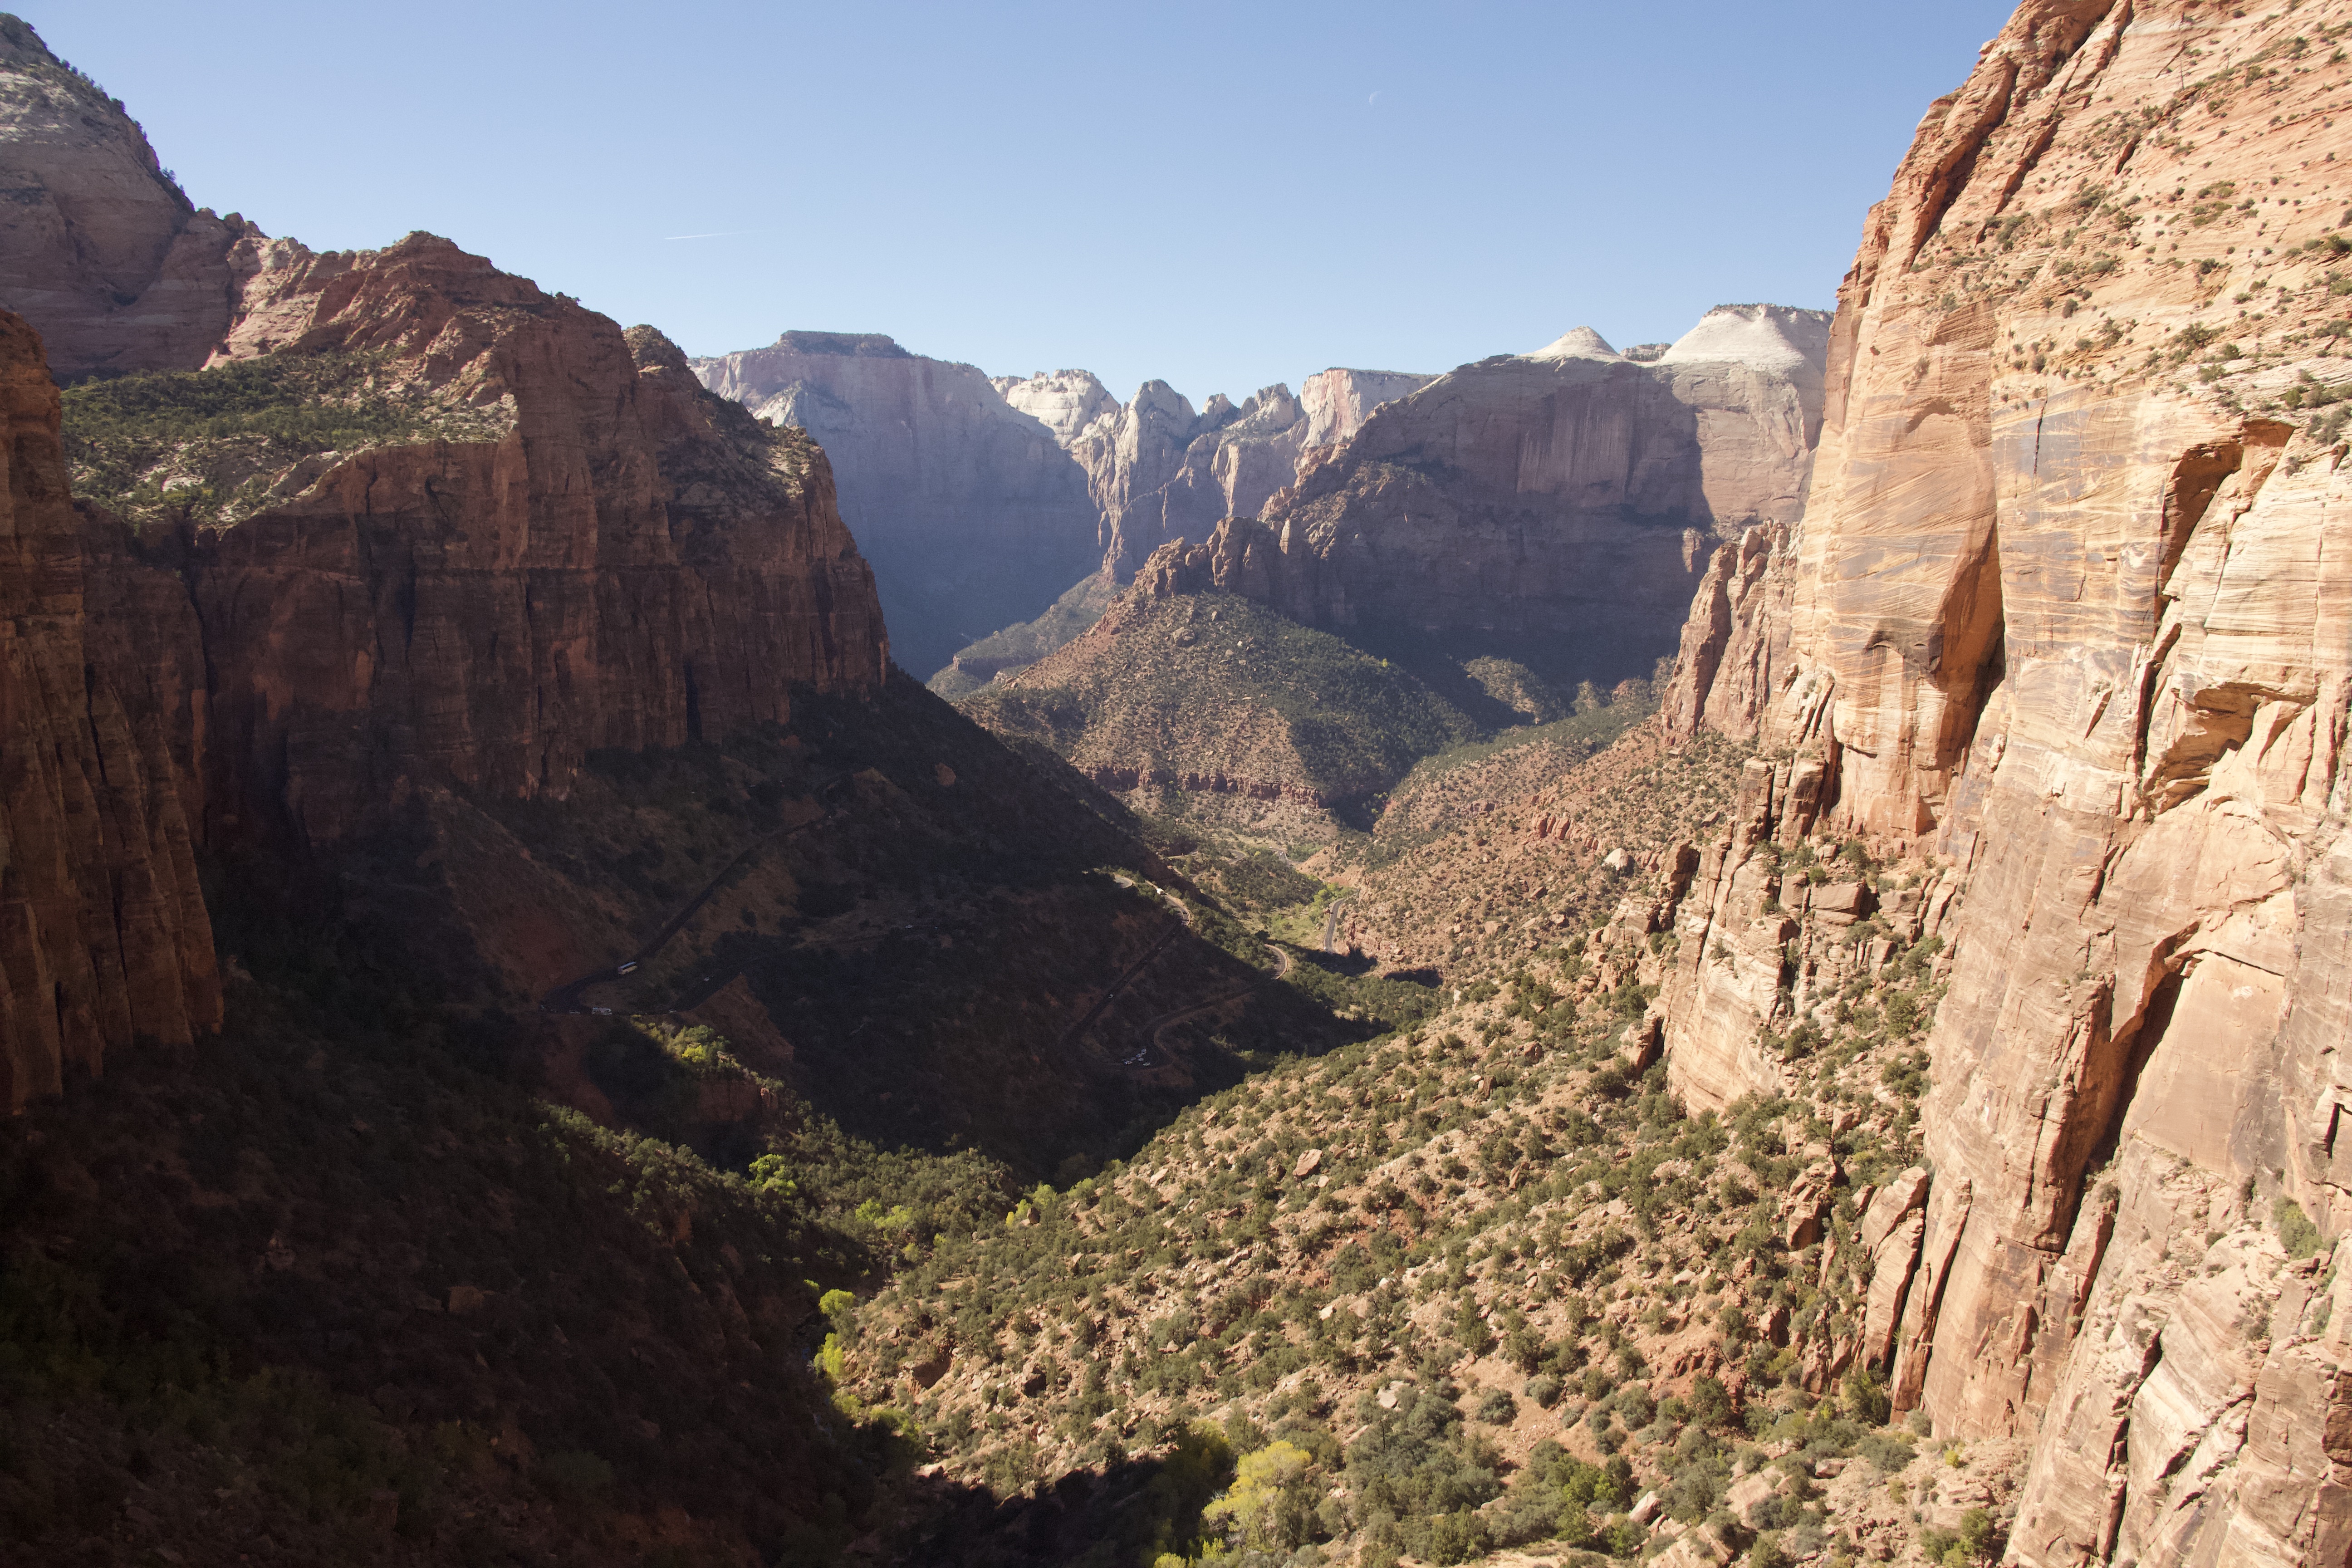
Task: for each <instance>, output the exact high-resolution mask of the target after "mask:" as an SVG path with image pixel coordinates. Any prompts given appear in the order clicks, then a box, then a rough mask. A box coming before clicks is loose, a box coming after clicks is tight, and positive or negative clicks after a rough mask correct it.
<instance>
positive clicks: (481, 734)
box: [191, 235, 887, 839]
mask: <svg viewBox="0 0 2352 1568" xmlns="http://www.w3.org/2000/svg"><path fill="white" fill-rule="evenodd" d="M235 260H236V263H237V266H238V269H239V275H240V282H241V294H240V308H239V320H238V321H237V323H236V326H235V327H234V328H233V330H232V331H230V333H229V335H228V339H227V342H226V346H225V348H224V349H223V351H222V353H221V356H220V357H221V358H224V359H235V358H241V357H246V356H249V355H252V354H257V353H271V352H276V353H312V352H319V351H327V350H366V351H377V352H381V353H386V354H389V355H390V356H391V359H392V362H393V363H394V366H396V367H397V368H398V369H399V370H400V371H401V372H403V373H404V374H407V375H408V376H410V377H412V378H413V379H414V381H415V383H417V384H420V385H422V386H423V387H425V388H426V389H427V390H429V391H430V392H431V393H432V394H433V395H436V397H439V398H441V399H444V400H446V401H447V402H450V403H453V404H459V405H466V406H468V407H471V408H474V409H478V410H492V411H496V412H497V413H498V414H499V416H502V417H503V418H504V419H505V420H506V421H509V428H508V430H507V432H506V434H505V435H504V436H503V437H500V438H499V439H495V440H470V441H436V442H431V443H426V444H423V445H412V446H400V447H383V448H378V449H375V450H372V451H365V452H361V453H357V454H355V455H352V456H351V457H349V458H344V459H342V460H341V461H339V462H336V463H334V464H333V465H332V466H331V467H329V468H326V469H325V470H324V471H322V472H320V473H319V474H318V475H317V476H316V478H315V479H312V480H311V482H310V484H309V485H308V486H307V488H304V489H301V490H300V492H299V494H297V495H295V496H294V497H293V499H291V500H289V501H288V502H286V503H285V504H283V505H281V506H278V507H276V508H274V509H271V510H265V511H263V512H261V513H260V514H258V515H257V516H254V517H250V518H247V519H246V520H244V521H239V522H237V523H236V524H235V525H234V526H231V527H228V528H225V529H220V530H216V531H205V533H204V534H203V535H202V536H201V537H200V539H199V541H198V542H197V546H196V550H195V552H194V561H193V563H192V568H191V576H192V578H193V581H194V593H195V599H196V603H197V605H198V608H199V610H200V612H201V614H202V616H203V619H204V624H205V641H206V649H207V654H208V657H209V658H210V661H211V664H212V668H213V671H214V684H215V691H214V699H213V705H214V707H213V710H214V739H213V742H212V746H211V751H212V754H213V758H214V765H215V769H216V771H217V773H218V776H219V779H220V783H219V785H218V787H217V788H216V791H215V813H216V814H220V815H222V816H237V815H239V814H241V813H242V812H244V811H245V810H247V809H249V808H257V809H259V810H261V811H263V812H264V813H272V812H277V811H280V810H282V811H283V812H284V813H285V814H286V816H288V817H289V819H290V821H291V822H292V823H293V824H294V825H296V826H299V829H300V831H301V832H302V833H303V834H305V835H306V836H308V837H310V838H312V839H319V838H332V837H337V836H339V835H341V834H342V833H344V832H346V831H348V830H349V829H350V828H351V827H352V826H354V825H355V824H356V823H357V821H358V820H359V819H360V817H361V816H362V814H363V813H364V811H365V810H366V808H367V806H368V805H369V804H370V803H371V802H372V801H375V800H378V799H381V798H382V797H383V795H384V794H385V793H386V792H387V791H388V790H389V789H390V788H391V787H392V785H393V781H394V779H395V778H397V777H398V776H400V775H401V774H403V773H409V772H415V773H420V774H422V775H425V776H433V777H439V778H445V779H446V780H447V781H449V782H452V783H456V784H461V785H464V786H466V787H468V788H472V789H478V790H482V791H487V792H490V793H493V794H498V795H510V796H530V795H551V796H554V797H557V798H560V797H561V796H562V794H563V792H564V790H565V789H566V787H567V785H568V783H569V780H570V778H571V775H572V773H573V772H574V770H576V769H577V768H578V767H579V765H580V763H581V761H582V759H583V757H584V756H585V755H586V753H587V752H591V751H593V750H595V749H597V748H599V747H604V746H618V747H626V748H633V749H634V748H643V747H648V746H674V745H678V744H681V743H683V742H686V741H688V740H690V739H703V738H709V739H717V738H719V737H720V736H722V735H724V734H727V733H729V732H730V731H736V730H739V729H741V728H743V727H745V726H748V725H752V724H757V723H761V722H782V721H783V720H784V719H786V718H787V717H788V716H789V712H790V688H791V686H792V685H793V683H795V682H804V683H807V684H810V685H813V686H816V687H819V688H822V689H866V688H870V687H872V686H873V685H874V684H876V683H877V682H878V681H879V680H880V679H881V678H882V673H883V669H884V666H885V660H886V658H887V643H886V641H885V637H884V633H883V628H882V620H881V615H880V612H879V609H878V607H877V605H876V604H875V601H874V594H873V577H872V574H871V573H870V571H869V570H868V569H867V567H866V563H865V562H864V561H863V560H862V559H861V558H860V557H859V555H858V553H857V550H856V545H855V544H854V543H853V542H851V540H850V537H849V533H848V531H847V529H845V527H844V526H843V524H842V522H841V519H840V516H839V513H838V512H837V511H836V510H835V505H834V500H833V489H832V480H831V475H830V473H829V471H828V469H827V468H826V465H825V460H824V454H823V453H822V452H821V451H820V450H818V448H817V447H816V446H815V444H814V442H812V441H810V440H809V439H808V438H807V437H804V436H799V435H795V434H793V433H790V432H771V431H766V430H763V429H761V427H759V426H756V425H755V424H754V423H753V422H752V421H751V419H750V417H749V416H742V415H740V414H739V413H738V411H737V410H735V409H734V408H733V407H732V406H731V405H726V404H724V403H723V402H720V401H719V400H718V399H715V398H711V397H709V396H708V395H706V394H704V393H703V391H702V390H701V388H700V386H699V385H698V384H697V383H696V382H695V380H694V377H693V374H692V372H691V371H690V370H688V368H687V366H686V364H685V363H684V360H683V358H682V356H680V355H678V354H677V351H676V350H675V349H674V348H672V347H670V346H669V345H668V344H667V342H666V341H665V340H662V339H660V337H659V335H658V334H657V333H652V332H651V331H650V330H649V329H647V330H644V331H641V333H640V341H641V344H642V346H643V347H644V349H645V354H644V358H643V363H642V364H641V363H640V361H639V360H638V359H637V358H633V356H632V353H631V348H630V344H629V343H628V342H626V341H625V339H624V336H623V333H622V332H621V331H620V329H619V328H617V327H616V326H614V324H613V323H612V322H611V321H608V320H606V319H605V318H604V317H602V316H598V315H596V314H595V313H593V311H589V310H583V309H582V308H581V307H580V306H579V305H578V304H577V303H575V302H573V301H572V300H566V299H563V298H562V297H560V296H551V295H548V294H546V293H543V292H542V291H541V290H540V289H538V288H537V287H536V286H535V285H533V284H531V283H530V282H529V281H528V280H526V279H520V278H514V277H511V276H509V275H508V274H505V273H502V272H499V271H498V270H497V269H496V268H493V267H492V266H491V265H490V264H489V263H488V261H485V260H483V259H482V258H479V257H476V256H468V255H467V254H466V253H465V252H463V251H461V250H459V249H458V248H457V247H456V246H454V245H451V244H450V243H449V242H448V241H446V240H443V239H437V238H435V237H431V236H426V235H414V236H411V237H409V238H407V239H405V240H404V241H402V242H401V243H400V244H399V245H396V246H394V247H391V248H389V249H387V250H383V251H375V252H363V253H359V254H357V255H353V254H351V253H343V254H341V255H323V256H322V255H318V254H314V253H312V252H310V251H309V250H307V249H305V248H304V247H300V246H299V245H295V244H292V243H291V242H288V241H279V240H270V241H260V240H248V241H247V242H245V243H243V244H241V245H240V246H239V247H238V249H237V252H236V258H235Z"/></svg>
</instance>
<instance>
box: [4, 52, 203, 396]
mask: <svg viewBox="0 0 2352 1568" xmlns="http://www.w3.org/2000/svg"><path fill="white" fill-rule="evenodd" d="M0 123H5V126H6V132H5V135H0V186H5V189H6V191H7V193H8V198H9V199H8V201H7V203H6V204H5V211H0V306H5V307H6V308H7V309H9V310H14V311H16V312H17V313H18V314H19V315H21V316H23V317H24V318H25V319H26V321H30V322H31V323H32V324H33V326H34V327H35V329H37V331H39V332H40V334H41V336H42V338H43V339H44V341H45V342H46V343H47V351H48V363H49V368H50V370H51V372H52V373H53V374H56V375H57V377H58V379H59V380H61V381H66V382H73V381H79V380H80V379H82V378H83V377H85V376H88V375H91V374H99V373H102V372H108V371H121V370H141V369H157V368H171V369H180V370H193V369H194V368H195V367H196V366H197V365H200V364H202V363H204V362H205V355H206V354H208V353H211V352H212V349H213V347H214V345H215V344H216V343H217V342H219V341H220V337H221V334H222V333H223V332H224V331H226V330H227V328H228V323H229V314H230V301H231V295H232V293H233V288H232V284H231V280H230V277H229V268H228V252H229V248H230V247H231V246H233V245H234V244H236V241H237V239H238V238H239V237H241V236H242V235H243V234H245V233H246V232H247V226H246V225H245V223H244V222H243V220H242V219H240V218H238V217H236V216H235V215H231V216H229V217H227V218H219V217H215V216H214V215H213V214H212V213H211V212H210V211H208V210H207V211H199V210H198V209H196V208H195V207H194V205H192V204H191V203H190V202H189V201H188V198H187V196H186V195H184V193H183V192H182V191H181V190H180V187H179V186H178V185H177V184H173V181H172V178H171V176H170V175H169V174H166V173H164V171H163V166H162V165H161V164H160V163H158V162H157V160H156V157H155V152H154V149H153V148H152V147H150V146H149V145H148V144H147V139H146V137H145V136H144V135H142V133H141V132H140V130H139V127H138V125H137V123H136V122H135V121H132V120H131V118H130V117H129V116H128V115H126V114H125V113H124V112H123V110H122V105H121V104H120V103H119V102H116V101H115V100H112V99H110V98H108V97H107V96H106V94H105V93H103V92H102V91H100V89H98V87H97V86H96V85H95V84H94V83H92V82H91V81H90V80H89V79H88V78H86V77H83V76H81V75H79V73H78V72H75V71H74V70H72V69H71V68H68V66H66V65H65V64H63V63H62V62H61V61H59V60H58V58H57V57H56V56H54V55H52V54H51V53H50V52H49V51H48V48H47V46H45V45H44V44H43V43H42V42H41V40H40V37H39V36H38V35H37V34H36V33H35V32H34V31H33V29H32V28H31V27H29V26H26V24H25V23H23V22H21V21H19V20H18V19H17V18H16V17H14V16H7V17H0Z"/></svg>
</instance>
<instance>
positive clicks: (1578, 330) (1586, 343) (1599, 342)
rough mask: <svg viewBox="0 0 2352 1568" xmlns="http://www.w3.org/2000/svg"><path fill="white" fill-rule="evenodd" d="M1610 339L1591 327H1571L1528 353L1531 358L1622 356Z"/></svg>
mask: <svg viewBox="0 0 2352 1568" xmlns="http://www.w3.org/2000/svg"><path fill="white" fill-rule="evenodd" d="M1621 357H1622V356H1621V355H1620V354H1619V353H1617V351H1616V350H1615V349H1612V348H1611V347H1610V346H1609V340H1608V339H1607V338H1604V337H1602V336H1601V334H1600V333H1599V332H1596V331H1593V330H1592V329H1591V327H1571V328H1570V329H1569V330H1568V331H1565V332H1562V333H1561V334H1560V335H1559V337H1557V338H1555V339H1553V340H1552V341H1551V342H1549V343H1546V344H1545V345H1544V346H1543V347H1542V348H1539V349H1538V350H1536V352H1535V353H1531V354H1529V355H1528V358H1529V359H1548V360H1568V359H1608V360H1613V359H1618V358H1621Z"/></svg>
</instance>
